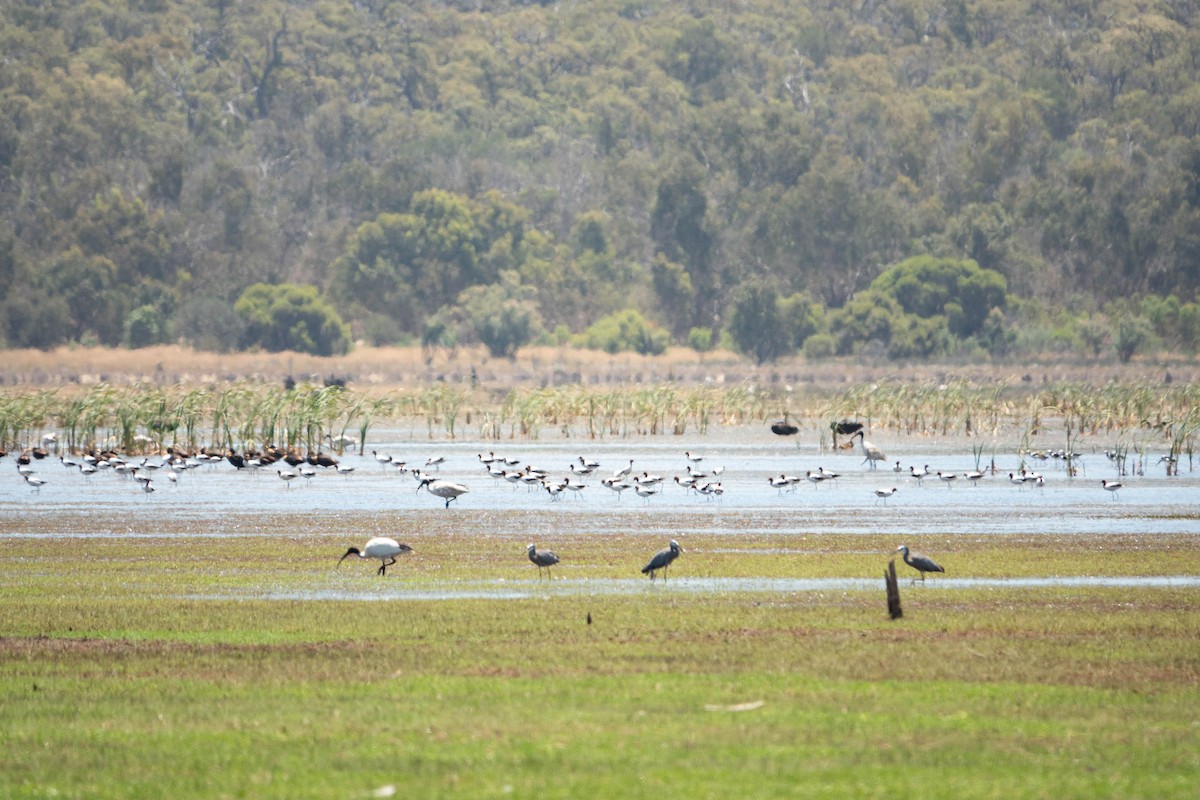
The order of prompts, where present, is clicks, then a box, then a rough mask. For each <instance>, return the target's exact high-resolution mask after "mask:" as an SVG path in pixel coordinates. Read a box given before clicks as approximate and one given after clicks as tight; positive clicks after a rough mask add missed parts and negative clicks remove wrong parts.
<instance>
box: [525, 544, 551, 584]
mask: <svg viewBox="0 0 1200 800" xmlns="http://www.w3.org/2000/svg"><path fill="white" fill-rule="evenodd" d="M525 552H527V553H528V554H529V560H530V561H532V562H533V563H534V564H535V565H536V566H537V568H538V577H539V578H540V577H542V568H543V567H544V568H545V569H546V574H547V575H550V568H551V567H552V566H554V565H555V564H557V563H558V556H556V555H554V553H552V552H550V551H549V550H541V551H539V550H538V549H537V545H534V544H530V545H529V546H528V547H526V548H525ZM550 577H551V578H553V577H554V576H553V575H550Z"/></svg>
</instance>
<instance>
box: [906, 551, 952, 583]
mask: <svg viewBox="0 0 1200 800" xmlns="http://www.w3.org/2000/svg"><path fill="white" fill-rule="evenodd" d="M896 552H897V553H901V554H903V556H904V563H905V564H908V565H909V566H910V567H912V568H913V569H915V570H916V571H917V572H919V573H921V580H922V581H923V580H925V573H926V572H945V571H946V570H944V569H942V568H941V567H940V566H939V565H938V563H937V562H936V561H934V560H933V559H932V558H930V557H929V556H927V555H924V554H922V553H917V552H910V551H909V549H908V545H906V544H902V545H900V546H899V547H897V548H896ZM913 580H916V579H915V578H914V579H913Z"/></svg>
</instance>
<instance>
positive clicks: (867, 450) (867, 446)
mask: <svg viewBox="0 0 1200 800" xmlns="http://www.w3.org/2000/svg"><path fill="white" fill-rule="evenodd" d="M854 436H857V437H858V446H859V447H861V448H862V453H863V463H864V464H866V463H867V462H870V464H871V469H875V465H876V464H878V463H879V462H880V461H887V456H885V455H884V454H883V451H882V450H880V449H879V448H878V447H876V446H875V445H873V444H871V443H870V442H868V441H867V437H865V436H863V432H862V431H859V432H858V433H856V434H854ZM850 438H851V439H853V438H854V437H853V436H852V437H850Z"/></svg>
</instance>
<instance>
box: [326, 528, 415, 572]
mask: <svg viewBox="0 0 1200 800" xmlns="http://www.w3.org/2000/svg"><path fill="white" fill-rule="evenodd" d="M411 552H412V548H411V547H409V546H408V545H406V544H401V543H400V542H397V541H396V540H395V539H389V538H387V537H386V536H376V537H375V538H374V539H371V540H369V541H368V542H367V544H366V546H365V547H364V548H363V549H362V550H359V549H358V548H357V547H351V548H350V549H349V550H347V551H346V554H345V555H343V556H342V557H341V558H339V559H338V566H339V567H340V566H341V565H342V562H343V561H345V560H346V559H347V558H349V557H350V556H358V557H359V558H377V559H379V570H378V571H377V572H376V573H375V574H376V575H386V574H387V568H388V567H390V566H391V565H392V564H395V563H396V556H401V555H404V554H405V553H411Z"/></svg>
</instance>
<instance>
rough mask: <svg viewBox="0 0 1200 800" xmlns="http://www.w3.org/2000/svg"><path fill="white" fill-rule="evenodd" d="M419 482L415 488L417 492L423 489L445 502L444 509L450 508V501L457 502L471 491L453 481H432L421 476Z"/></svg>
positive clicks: (427, 477) (425, 476) (426, 476)
mask: <svg viewBox="0 0 1200 800" xmlns="http://www.w3.org/2000/svg"><path fill="white" fill-rule="evenodd" d="M420 481H421V483H420V485H419V486H417V491H418V492H419V491H421V490H422V489H425V490H427V491H428V492H429V493H430V494H431V495H433V496H434V497H440V498H442V499H443V500H445V501H446V508H449V507H450V503H451V501H453V500H457V499H458V498H459V497H461V496H462V495H464V494H466V493H467V492H469V491H471V490H470V489H468V488H467V487H466V486H463V485H462V484H461V483H454V482H453V481H443V480H434V479H433V478H431V477H429V476H428V475H422V476H421V478H420Z"/></svg>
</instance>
